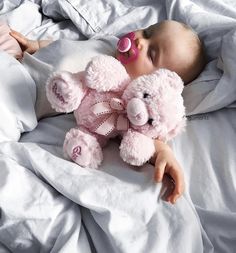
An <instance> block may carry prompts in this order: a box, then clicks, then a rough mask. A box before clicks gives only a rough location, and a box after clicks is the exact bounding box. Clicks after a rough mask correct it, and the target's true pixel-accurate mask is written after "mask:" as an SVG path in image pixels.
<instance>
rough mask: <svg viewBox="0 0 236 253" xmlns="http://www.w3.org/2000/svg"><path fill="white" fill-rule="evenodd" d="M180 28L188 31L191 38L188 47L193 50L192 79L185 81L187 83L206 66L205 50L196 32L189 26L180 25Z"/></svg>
mask: <svg viewBox="0 0 236 253" xmlns="http://www.w3.org/2000/svg"><path fill="white" fill-rule="evenodd" d="M180 24H181V25H182V27H183V28H184V29H186V30H187V31H189V32H190V33H191V34H192V35H193V36H192V37H191V38H190V41H189V42H190V43H191V44H190V46H191V48H192V49H193V54H194V55H193V61H192V63H191V66H189V67H190V69H193V70H194V71H193V73H192V77H190V78H189V80H188V81H187V83H185V84H188V83H189V82H191V81H193V80H194V79H195V78H196V77H197V76H198V75H199V74H200V73H201V72H202V70H203V69H204V67H205V65H206V55H205V49H204V45H203V43H202V41H201V40H200V38H199V36H198V34H197V32H196V31H195V30H194V29H193V28H192V27H191V26H189V25H187V24H184V23H181V22H180Z"/></svg>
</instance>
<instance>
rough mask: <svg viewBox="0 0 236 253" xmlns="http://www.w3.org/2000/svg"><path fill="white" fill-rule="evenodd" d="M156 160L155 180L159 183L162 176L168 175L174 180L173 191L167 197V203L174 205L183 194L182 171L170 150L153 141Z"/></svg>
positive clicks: (157, 141)
mask: <svg viewBox="0 0 236 253" xmlns="http://www.w3.org/2000/svg"><path fill="white" fill-rule="evenodd" d="M155 146H156V158H155V162H154V164H155V180H156V181H157V182H161V181H162V180H163V176H164V174H168V175H169V176H171V178H172V179H173V180H174V190H173V191H172V193H171V194H170V195H169V196H167V199H166V200H167V201H168V202H171V203H172V204H174V203H175V202H176V200H177V199H178V198H179V197H180V196H181V195H182V194H183V192H184V175H183V171H182V169H181V167H180V165H179V163H178V162H177V160H176V159H175V157H174V154H173V152H172V150H171V148H170V147H169V146H168V145H167V144H165V143H163V142H161V141H159V140H156V141H155Z"/></svg>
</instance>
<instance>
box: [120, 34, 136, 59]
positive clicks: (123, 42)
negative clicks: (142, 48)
mask: <svg viewBox="0 0 236 253" xmlns="http://www.w3.org/2000/svg"><path fill="white" fill-rule="evenodd" d="M117 50H118V51H119V52H120V53H121V54H120V55H119V56H118V60H119V61H121V63H123V64H127V63H129V62H132V61H134V60H136V59H137V57H138V49H137V47H136V44H135V33H134V32H130V33H128V34H126V35H124V36H123V37H121V38H120V39H119V41H118V43H117ZM128 52H129V56H128V57H127V55H125V53H128Z"/></svg>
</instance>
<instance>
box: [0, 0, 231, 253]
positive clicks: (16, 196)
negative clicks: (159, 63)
mask: <svg viewBox="0 0 236 253" xmlns="http://www.w3.org/2000/svg"><path fill="white" fill-rule="evenodd" d="M95 2H96V3H97V2H98V1H95ZM99 3H101V4H98V5H96V6H97V7H98V8H91V6H94V1H89V3H88V1H80V2H79V5H78V2H77V1H73V0H67V1H62V0H60V1H55V2H54V1H49V0H44V1H37V0H34V1H33V0H32V1H20V0H11V1H10V0H4V1H2V3H0V13H1V16H0V18H3V19H5V20H7V21H8V22H9V23H10V25H11V26H12V27H13V28H15V29H17V30H19V31H20V32H23V33H24V34H25V35H27V36H29V37H30V38H50V37H54V38H71V39H84V38H85V37H94V36H101V35H102V36H105V35H106V34H110V33H114V31H116V34H115V35H120V34H122V33H124V32H127V31H130V30H135V29H137V28H140V27H146V26H148V25H150V24H152V23H154V22H156V21H160V20H162V19H165V18H171V19H176V20H179V21H183V22H185V23H187V24H189V25H191V26H192V27H193V28H194V29H195V30H196V31H197V32H198V33H199V35H200V37H201V38H202V39H203V40H204V42H205V46H206V49H207V52H208V57H209V61H210V62H209V64H208V66H207V68H206V70H205V71H204V72H203V73H202V75H201V76H200V77H199V78H198V79H197V80H195V81H194V82H193V83H191V84H190V85H189V86H187V87H186V89H185V91H184V95H185V100H186V106H187V108H188V114H189V115H190V116H189V118H188V119H189V121H188V126H187V129H186V132H185V133H184V134H183V135H181V136H179V137H178V138H176V139H175V140H174V141H173V142H172V143H171V145H172V147H173V150H174V152H175V154H176V156H177V158H178V160H179V161H180V163H181V165H182V167H183V168H184V170H185V175H186V184H187V189H186V192H185V194H184V196H183V197H181V199H180V200H179V201H178V202H177V204H176V205H174V206H172V205H170V204H168V203H166V202H163V201H162V200H161V198H160V195H161V187H162V185H161V184H155V183H153V181H152V173H153V169H152V167H151V166H150V165H146V166H144V167H143V168H142V170H141V172H137V171H134V170H132V169H131V168H130V167H129V166H127V165H126V164H124V163H123V162H122V161H121V160H120V159H119V157H118V155H117V148H118V147H117V144H115V143H111V144H110V145H109V146H108V147H107V148H106V149H105V161H104V164H103V166H102V169H101V171H92V170H85V169H83V168H79V167H78V166H77V165H75V164H73V163H71V162H68V161H66V160H65V159H63V156H62V142H63V139H64V134H65V132H66V131H67V130H68V129H69V128H70V127H72V126H73V125H74V123H75V122H74V120H73V117H72V115H62V116H57V117H54V118H48V119H44V120H42V121H41V122H40V123H39V125H38V127H37V128H36V129H35V130H34V131H32V132H30V133H27V134H24V135H23V137H22V139H21V142H19V143H15V142H2V143H0V168H1V169H0V174H1V176H0V182H1V183H0V208H1V219H0V250H1V251H2V252H39V251H40V250H41V252H86V253H87V252H88V253H89V252H102V253H106V252H109V253H111V252H112V253H113V252H122V253H125V252H130V251H131V250H132V252H138V253H139V252H140V253H141V252H145V253H146V252H150V253H151V252H156V251H158V252H168V253H169V252H170V253H171V252H186V253H189V252H197V253H198V252H199V253H200V252H207V253H208V252H219V253H221V252H234V250H235V248H236V236H235V230H236V217H235V209H236V201H235V198H234V196H235V192H236V189H235V188H236V170H235V168H236V160H235V150H236V147H235V143H236V142H235V141H236V140H235V138H236V135H235V133H236V118H235V113H236V110H235V109H232V108H231V109H221V108H223V107H225V106H227V105H230V104H232V103H233V102H234V101H235V97H236V96H235V85H234V84H235V81H234V80H235V73H234V67H235V60H234V56H233V54H232V52H233V50H235V49H234V48H235V42H234V31H233V30H232V29H234V28H235V22H236V5H235V2H234V1H233V0H228V1H224V2H222V1H219V0H211V1H208V2H207V3H206V2H205V1H203V0H193V1H188V0H181V1H180V0H168V1H154V0H153V1H152V0H150V1H142V0H140V1H131V0H130V1H128V0H127V1H123V2H120V1H111V0H110V1H109V0H107V1H106V0H103V1H99ZM39 5H40V7H41V8H40V9H39ZM29 10H31V11H29ZM104 13H105V14H106V15H104ZM114 13H115V15H114ZM23 14H25V17H29V18H28V19H25V22H19V16H21V15H23ZM140 14H141V16H140ZM45 15H47V16H45ZM114 17H115V19H114ZM30 19H31V21H30ZM29 24H31V25H30V26H29ZM224 35H225V36H226V37H225V38H226V39H225V42H224V41H222V38H223V36H224ZM227 36H228V37H227ZM228 43H229V44H228ZM224 47H225V49H224ZM229 49H230V50H229ZM219 52H221V54H220V53H219ZM219 63H220V64H219ZM217 66H220V68H219V67H217ZM199 87H200V88H199ZM218 90H220V92H217V91H218ZM222 94H223V95H224V96H223V97H222ZM188 98H189V100H187V99H188ZM191 100H192V102H191ZM215 110H217V111H215ZM212 111H213V112H212ZM202 112H208V113H206V114H199V113H202Z"/></svg>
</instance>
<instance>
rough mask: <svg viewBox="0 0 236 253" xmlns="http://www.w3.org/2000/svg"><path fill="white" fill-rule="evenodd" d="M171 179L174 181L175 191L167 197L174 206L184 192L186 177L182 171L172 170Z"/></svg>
mask: <svg viewBox="0 0 236 253" xmlns="http://www.w3.org/2000/svg"><path fill="white" fill-rule="evenodd" d="M170 175H171V177H172V178H173V179H174V184H175V187H174V191H173V192H172V193H171V194H170V196H168V197H167V201H169V202H171V203H172V204H174V203H175V202H176V200H177V199H178V198H179V197H180V196H181V195H182V194H183V192H184V176H183V173H182V172H181V171H176V170H172V171H171V173H170Z"/></svg>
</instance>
